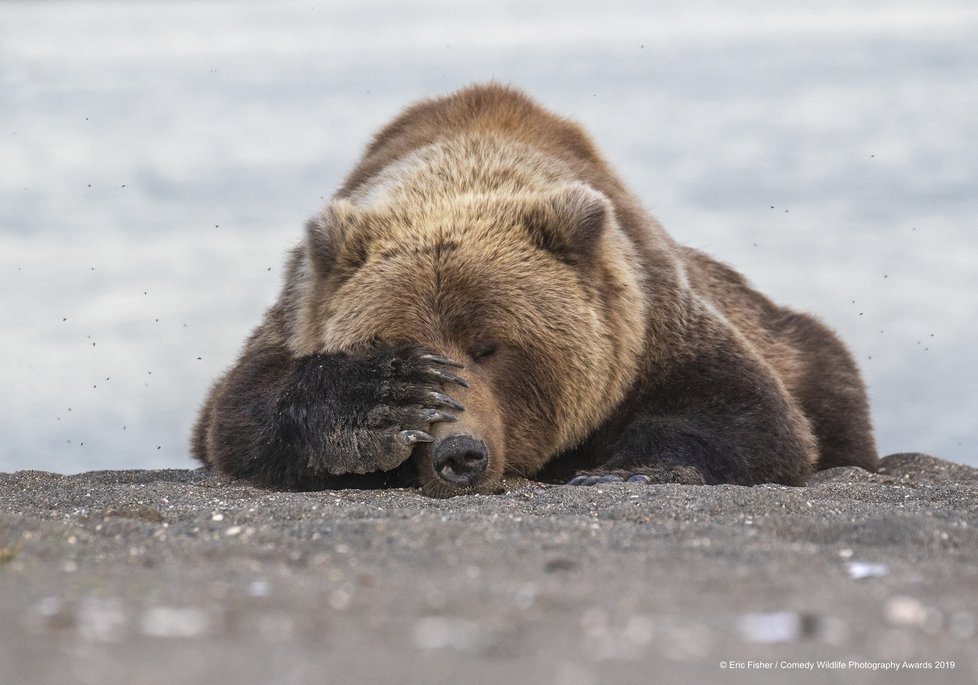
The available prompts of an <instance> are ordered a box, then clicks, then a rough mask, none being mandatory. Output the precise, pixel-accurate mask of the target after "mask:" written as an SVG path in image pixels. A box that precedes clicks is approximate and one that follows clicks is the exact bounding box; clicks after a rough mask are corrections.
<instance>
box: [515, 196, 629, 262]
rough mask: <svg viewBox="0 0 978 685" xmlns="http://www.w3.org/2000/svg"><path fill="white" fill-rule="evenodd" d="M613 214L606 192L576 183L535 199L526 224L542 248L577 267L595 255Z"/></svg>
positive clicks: (532, 236) (526, 212) (529, 208)
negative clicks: (602, 234) (583, 260)
mask: <svg viewBox="0 0 978 685" xmlns="http://www.w3.org/2000/svg"><path fill="white" fill-rule="evenodd" d="M612 212H613V209H612V207H611V202H610V201H609V200H608V197H607V196H606V195H605V194H604V193H601V192H598V191H597V190H595V189H594V188H591V187H590V186H587V185H584V184H583V183H574V184H570V185H567V186H564V187H562V188H558V189H556V190H554V191H553V192H551V193H547V194H545V195H542V196H538V197H535V198H534V201H532V202H530V203H529V206H527V207H525V208H524V211H523V224H524V226H526V229H527V231H528V232H529V234H530V237H531V239H532V240H533V241H534V243H536V245H537V246H538V247H540V248H542V249H544V250H547V251H548V252H551V253H553V254H554V255H555V256H556V257H557V258H558V259H560V260H562V261H564V262H567V263H569V264H577V263H579V262H580V261H582V259H584V258H586V257H588V256H589V255H590V254H591V253H592V251H593V250H594V248H595V246H596V245H597V243H598V241H599V240H600V239H601V233H602V232H603V231H604V226H605V222H607V220H608V219H609V218H610V217H611V215H612Z"/></svg>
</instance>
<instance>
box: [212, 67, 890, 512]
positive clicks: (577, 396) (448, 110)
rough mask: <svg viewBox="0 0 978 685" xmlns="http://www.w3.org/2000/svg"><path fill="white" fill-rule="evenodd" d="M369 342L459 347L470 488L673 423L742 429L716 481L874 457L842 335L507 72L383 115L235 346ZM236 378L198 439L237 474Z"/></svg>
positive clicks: (659, 431)
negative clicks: (675, 215)
mask: <svg viewBox="0 0 978 685" xmlns="http://www.w3.org/2000/svg"><path fill="white" fill-rule="evenodd" d="M378 342H379V343H381V344H384V345H398V344H413V345H418V346H421V347H423V348H425V349H430V350H434V351H437V352H438V353H439V354H443V355H447V356H450V357H454V358H457V359H459V360H462V361H464V362H465V369H464V370H463V371H462V372H461V373H462V375H463V376H464V377H465V379H466V380H467V381H468V382H469V388H468V389H459V388H453V389H452V393H453V396H455V397H456V398H457V399H458V400H460V401H461V402H462V403H463V404H465V407H466V409H465V411H464V412H462V413H461V414H460V416H459V419H460V420H459V422H457V423H454V424H450V423H439V424H433V425H432V427H431V433H432V435H433V436H434V437H435V438H436V439H437V438H439V436H441V435H443V434H445V433H446V431H449V430H451V431H455V432H457V431H464V432H467V433H471V434H473V435H476V436H478V437H479V438H480V439H482V440H483V441H484V442H485V443H486V445H487V447H488V449H489V454H490V459H489V467H488V468H487V472H486V476H485V478H484V479H482V480H481V481H480V484H479V486H478V487H477V488H476V489H487V488H490V487H491V486H492V483H494V482H495V481H496V480H498V478H499V476H501V475H502V474H503V473H504V472H505V473H519V474H522V475H526V476H534V475H536V474H540V475H541V476H544V477H554V478H555V477H560V476H564V475H568V474H570V473H573V472H574V471H577V470H580V469H590V470H592V471H594V470H596V469H597V472H598V473H601V472H609V473H611V472H615V473H617V472H622V473H626V472H627V473H630V472H642V473H645V472H647V471H648V469H647V468H645V467H650V466H652V465H654V463H655V460H656V455H655V454H652V453H649V454H647V455H646V456H645V457H636V458H638V459H639V462H641V463H634V464H633V463H632V462H633V461H635V458H625V457H619V458H618V461H617V462H616V461H615V455H616V454H617V453H621V452H627V451H628V450H629V449H631V448H630V447H629V445H631V444H632V443H634V453H635V454H636V455H638V454H644V453H647V452H654V451H655V449H653V447H654V446H655V445H665V444H666V443H664V442H662V441H663V440H666V438H665V437H662V436H664V435H666V434H667V433H668V434H669V435H671V433H669V431H671V430H673V428H675V426H677V425H679V426H681V429H677V430H679V432H680V433H682V434H683V435H693V436H699V435H701V434H704V435H705V434H710V435H714V434H715V435H717V436H718V439H719V442H718V443H717V444H727V443H725V442H724V441H725V440H729V441H730V443H729V445H727V447H728V448H729V451H731V452H732V453H736V454H735V456H733V457H731V459H732V462H731V465H730V466H729V468H728V467H726V466H717V468H716V469H715V470H714V471H715V474H716V475H713V476H709V475H707V476H704V477H705V478H706V481H707V482H711V479H712V481H718V480H726V481H731V482H760V481H762V480H770V481H776V482H783V483H800V482H801V481H802V480H803V479H804V478H805V477H806V476H807V475H808V474H809V473H810V472H811V471H812V470H813V469H814V468H816V467H822V468H825V467H829V466H838V465H844V464H855V465H859V466H862V467H864V468H868V469H872V468H874V467H875V463H876V454H875V448H874V445H873V440H872V435H871V431H870V427H869V416H868V408H867V404H866V399H865V390H864V388H863V385H862V382H861V380H860V379H859V374H858V370H857V369H856V366H855V364H854V362H853V361H852V358H851V357H850V356H849V354H848V352H847V351H846V350H845V348H844V347H843V345H842V344H841V343H840V342H839V340H838V339H837V338H836V337H835V336H834V335H833V334H832V333H831V332H830V331H829V330H828V329H827V328H825V327H824V326H823V325H822V324H820V323H819V322H818V321H816V320H815V319H813V318H811V317H809V316H806V315H802V314H796V313H794V312H791V311H789V310H786V309H783V308H781V307H778V306H777V305H775V304H773V303H772V302H771V301H770V300H768V299H767V298H766V297H764V296H763V295H761V294H759V293H757V292H756V291H754V290H753V289H752V288H751V287H750V286H749V285H748V284H747V283H746V281H745V280H744V279H743V278H742V277H741V276H740V275H739V274H737V273H736V272H734V271H733V270H731V269H730V268H729V267H726V266H724V265H722V264H720V263H718V262H716V261H714V260H713V259H711V258H710V257H708V256H706V255H704V254H702V253H700V252H697V251H695V250H692V249H690V248H685V247H681V246H678V245H676V244H675V243H674V241H673V240H672V239H671V238H670V237H669V236H668V235H667V234H666V233H665V232H664V231H663V230H662V228H661V227H660V226H659V225H658V224H657V223H656V222H655V221H654V220H653V219H652V218H651V217H649V216H648V214H646V213H645V212H644V211H643V210H642V209H641V207H640V206H639V203H638V201H637V200H636V199H635V198H634V197H633V196H632V195H631V194H630V193H629V192H628V191H627V190H626V189H625V187H624V186H623V184H622V183H621V182H620V181H619V179H618V178H617V177H616V176H615V175H614V173H613V172H612V171H611V169H610V168H609V166H608V164H607V163H606V162H605V161H604V160H603V158H602V157H601V156H600V155H599V153H598V152H597V151H596V149H595V148H594V145H593V144H592V143H591V141H590V140H589V138H588V137H587V135H586V134H585V133H584V132H583V131H582V130H581V129H580V128H579V127H578V126H577V125H575V124H573V123H571V122H569V121H567V120H565V119H562V118H559V117H557V116H554V115H553V114H550V113H549V112H546V111H545V110H543V109H541V108H540V107H538V106H537V105H536V104H534V103H533V102H532V101H531V100H529V99H528V98H527V97H526V96H524V95H522V94H521V93H519V92H517V91H515V90H512V89H509V88H505V87H502V86H498V85H488V86H477V87H472V88H468V89H465V90H463V91H460V92H458V93H456V94H454V95H452V96H449V97H447V98H443V99H438V100H430V101H425V102H422V103H420V104H417V105H414V106H413V107H410V108H408V109H407V110H406V111H405V112H404V113H403V114H402V115H401V116H399V117H398V118H397V119H396V120H395V121H394V122H392V123H391V124H390V125H388V126H387V127H386V128H385V129H383V130H382V131H381V132H380V133H379V134H378V135H377V137H376V138H375V139H374V141H373V143H372V144H371V145H370V146H369V147H368V149H367V151H366V154H365V155H364V158H363V159H362V160H361V162H360V163H359V164H358V165H357V167H356V168H355V169H354V170H353V172H352V173H351V174H350V176H349V178H348V179H347V180H346V182H345V183H344V184H343V186H342V187H341V188H340V190H339V191H338V192H337V193H336V195H335V196H334V198H333V200H332V201H331V202H330V203H329V205H328V206H327V208H326V209H325V210H324V211H323V213H322V214H321V215H320V216H319V217H317V218H315V219H314V220H312V221H311V222H310V223H309V226H308V231H307V239H306V242H305V244H304V245H302V246H300V247H299V248H297V249H296V250H295V251H294V252H293V254H292V259H291V263H290V267H289V273H288V275H287V279H286V284H285V288H284V290H283V293H282V296H281V297H280V299H279V302H278V303H277V304H276V305H275V306H274V307H273V308H272V309H271V310H270V311H269V314H268V315H267V317H266V320H265V322H264V323H263V324H262V326H261V327H259V329H258V330H257V331H256V332H255V334H254V335H253V336H252V338H251V340H250V341H249V343H248V345H247V346H246V349H245V352H244V353H243V355H242V361H244V360H246V359H248V358H249V356H254V355H256V354H259V353H260V352H261V351H262V350H268V349H275V350H281V351H282V354H285V355H286V356H291V357H293V358H302V357H305V356H308V355H317V354H340V353H342V354H357V353H358V352H360V351H363V350H366V349H370V347H371V346H372V345H376V344H378ZM487 346H489V347H493V348H495V350H496V352H495V354H493V355H491V356H490V357H487V358H484V359H483V358H481V357H480V356H479V354H478V350H480V349H483V348H486V347H487ZM227 383H228V381H227V379H225V380H222V381H221V382H219V383H218V385H217V386H216V387H215V390H214V391H213V392H212V395H211V397H210V398H209V400H208V403H207V404H206V405H205V408H204V410H203V411H202V414H201V419H200V421H199V422H198V425H197V428H196V431H195V439H194V453H195V454H196V455H197V456H199V457H201V458H202V459H204V460H205V461H208V462H209V463H211V464H214V465H215V466H217V467H218V468H223V469H224V470H226V471H230V472H234V471H235V468H234V466H233V464H234V463H235V462H234V457H233V456H232V455H228V454H227V448H226V445H224V444H221V443H222V438H220V437H219V432H218V431H216V430H214V428H213V426H214V425H215V422H219V421H220V420H221V415H222V412H221V407H220V405H221V401H222V399H221V398H222V394H226V393H225V390H226V385H227ZM716 388H721V389H723V388H729V392H728V393H727V395H729V397H730V400H729V401H727V400H726V399H725V398H724V393H723V392H718V391H717V390H716ZM255 392H256V393H258V394H261V393H262V392H263V388H262V387H256V388H255ZM687 393H689V395H688V397H687ZM747 398H750V399H749V401H748V399H747ZM663 417H665V419H664V420H665V423H663ZM697 417H701V419H698V418H697ZM645 424H648V427H647V428H641V426H643V425H645ZM741 424H742V429H741V428H739V426H741ZM636 426H639V428H635V427H636ZM738 431H739V432H738ZM646 438H647V439H648V440H651V441H652V442H649V443H648V445H647V446H644V447H643V445H646V443H645V442H644V441H645V440H646ZM669 439H671V438H669ZM697 440H699V438H697ZM656 441H658V442H656ZM224 442H227V441H226V440H224ZM707 442H709V441H707ZM670 444H671V443H670ZM662 449H665V448H664V447H663V448H662ZM670 449H671V448H670ZM711 449H712V448H711ZM680 451H681V450H680ZM414 452H415V456H416V458H417V461H418V463H419V476H420V479H421V483H422V486H423V487H424V488H425V489H426V491H428V492H431V493H433V494H450V493H451V492H457V491H459V489H458V488H457V487H456V486H453V485H449V484H445V483H443V482H440V481H439V480H438V478H437V477H436V475H435V474H434V472H433V471H432V469H431V468H430V464H428V462H430V455H429V453H430V449H428V448H426V447H423V446H422V447H420V448H417V449H415V450H414ZM707 452H709V450H707V451H706V452H703V453H704V454H706V453H707ZM752 452H755V453H756V459H755V457H754V456H752V455H751V453H752ZM398 458H399V459H402V460H403V458H402V457H398ZM696 458H697V459H700V460H701V461H702V459H703V458H704V457H702V456H699V457H696ZM642 459H645V460H646V461H648V462H649V463H648V464H645V463H644V461H642ZM426 460H427V461H426ZM752 460H754V461H752ZM680 461H682V460H680ZM694 461H695V460H694ZM398 463H399V462H398ZM670 463H671V462H670ZM690 463H693V462H690ZM697 463H699V462H697ZM426 464H428V465H427V466H426ZM602 465H606V468H605V469H604V470H603V471H602V470H601V467H602ZM700 466H703V464H700ZM633 467H641V468H633ZM711 468H712V466H710V464H706V465H705V466H703V468H702V469H700V471H703V472H704V473H706V472H710V470H711ZM669 469H671V470H669ZM669 469H666V471H662V473H668V474H672V475H666V476H664V479H667V480H669V479H672V480H684V479H686V478H687V476H686V475H683V474H688V469H686V463H685V462H682V464H680V466H679V467H676V468H673V467H671V466H670V467H669ZM694 470H695V469H694ZM700 471H696V472H697V473H699V472H700ZM660 477H661V474H660ZM698 478H699V476H696V475H694V476H692V477H690V479H691V480H692V481H697V479H698ZM660 479H661V478H660Z"/></svg>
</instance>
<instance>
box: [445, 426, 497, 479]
mask: <svg viewBox="0 0 978 685" xmlns="http://www.w3.org/2000/svg"><path fill="white" fill-rule="evenodd" d="M488 463H489V450H488V449H487V448H486V443H484V442H482V440H477V439H476V438H474V437H472V436H471V435H466V434H464V433H462V434H459V433H456V434H453V435H449V436H448V437H446V438H444V439H443V440H442V441H441V442H439V443H438V444H437V445H435V449H434V451H433V452H432V455H431V465H432V467H433V468H434V470H435V473H436V474H437V475H438V477H439V478H441V479H442V480H446V481H448V482H449V483H457V484H458V485H472V483H474V482H475V480H476V479H477V478H478V477H479V476H481V475H482V473H483V472H484V471H485V470H486V465H487V464H488Z"/></svg>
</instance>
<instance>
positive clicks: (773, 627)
mask: <svg viewBox="0 0 978 685" xmlns="http://www.w3.org/2000/svg"><path fill="white" fill-rule="evenodd" d="M739 627H740V632H741V634H742V635H743V637H744V639H745V640H747V641H748V642H762V643H771V642H791V641H792V640H797V639H798V638H799V637H801V633H802V625H801V616H799V615H798V614H796V613H795V612H793V611H773V612H770V613H751V614H744V615H743V616H741V617H740V623H739Z"/></svg>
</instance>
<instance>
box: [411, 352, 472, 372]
mask: <svg viewBox="0 0 978 685" xmlns="http://www.w3.org/2000/svg"><path fill="white" fill-rule="evenodd" d="M421 360H422V361H426V362H434V363H435V364H444V365H445V366H454V367H455V368H456V369H464V368H465V364H462V363H461V362H457V361H455V360H454V359H449V358H448V357H440V356H438V355H437V354H422V355H421Z"/></svg>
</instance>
